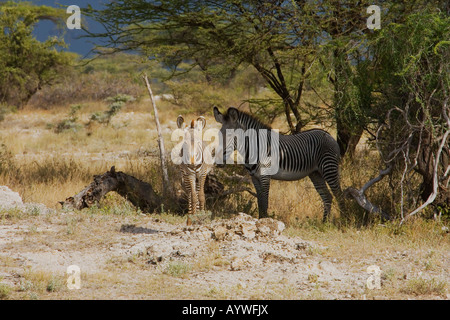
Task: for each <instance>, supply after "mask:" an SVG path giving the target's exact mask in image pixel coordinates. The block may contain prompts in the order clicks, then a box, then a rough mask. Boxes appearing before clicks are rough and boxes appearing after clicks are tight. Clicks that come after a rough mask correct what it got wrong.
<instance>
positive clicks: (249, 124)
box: [228, 108, 272, 130]
mask: <svg viewBox="0 0 450 320" xmlns="http://www.w3.org/2000/svg"><path fill="white" fill-rule="evenodd" d="M230 109H231V108H230ZM230 109H228V112H229V111H230ZM235 110H236V111H237V112H238V121H239V123H240V124H241V125H243V126H244V127H245V128H246V129H267V130H272V128H271V127H270V126H269V125H267V124H264V123H262V122H261V121H260V120H259V119H257V118H256V117H255V116H253V115H250V114H248V113H247V112H244V111H240V110H238V109H235Z"/></svg>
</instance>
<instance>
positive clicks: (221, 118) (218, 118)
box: [214, 107, 223, 123]
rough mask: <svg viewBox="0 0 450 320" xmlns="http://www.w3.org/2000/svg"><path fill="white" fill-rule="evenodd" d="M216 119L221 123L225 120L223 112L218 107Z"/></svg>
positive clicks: (215, 108)
mask: <svg viewBox="0 0 450 320" xmlns="http://www.w3.org/2000/svg"><path fill="white" fill-rule="evenodd" d="M214 119H216V121H217V122H219V123H222V122H223V114H221V113H220V111H219V109H218V108H217V107H214Z"/></svg>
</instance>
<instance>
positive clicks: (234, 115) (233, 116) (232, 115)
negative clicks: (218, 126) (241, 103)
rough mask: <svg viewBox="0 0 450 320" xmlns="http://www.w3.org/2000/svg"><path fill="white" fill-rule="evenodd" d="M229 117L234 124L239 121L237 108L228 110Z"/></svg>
mask: <svg viewBox="0 0 450 320" xmlns="http://www.w3.org/2000/svg"><path fill="white" fill-rule="evenodd" d="M228 116H229V117H230V119H231V120H232V121H233V122H236V121H237V120H238V111H237V109H236V108H229V109H228Z"/></svg>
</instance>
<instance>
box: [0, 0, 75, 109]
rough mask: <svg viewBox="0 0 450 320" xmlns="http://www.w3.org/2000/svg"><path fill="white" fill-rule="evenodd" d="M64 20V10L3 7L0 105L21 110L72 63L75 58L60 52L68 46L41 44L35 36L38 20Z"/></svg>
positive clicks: (21, 5) (6, 4) (17, 5)
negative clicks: (61, 48) (35, 94)
mask: <svg viewBox="0 0 450 320" xmlns="http://www.w3.org/2000/svg"><path fill="white" fill-rule="evenodd" d="M63 17H65V11H64V10H62V9H55V8H50V7H46V6H35V5H32V4H30V3H27V2H18V3H16V2H10V1H9V2H4V3H1V4H0V27H1V28H2V30H3V31H2V32H0V74H2V77H1V78H0V103H7V104H9V105H14V106H22V105H23V104H24V103H26V102H27V101H28V100H29V99H30V97H31V96H32V95H33V94H34V93H35V92H36V91H37V90H38V89H39V88H41V87H42V86H43V85H44V84H47V83H50V82H52V81H53V80H54V79H55V78H56V77H57V76H58V75H59V74H60V73H62V72H63V71H64V70H65V68H66V67H67V66H68V65H69V64H70V63H71V61H72V60H73V58H74V54H71V53H65V52H59V51H57V47H64V46H65V44H64V42H63V41H62V40H60V39H57V38H54V37H53V38H49V39H47V40H46V41H44V42H39V41H37V40H36V39H35V38H34V37H33V35H32V32H33V28H34V26H35V24H36V23H37V22H38V21H39V20H41V19H50V20H52V21H54V22H57V23H58V22H59V23H62V22H61V19H63Z"/></svg>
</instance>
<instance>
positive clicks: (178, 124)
mask: <svg viewBox="0 0 450 320" xmlns="http://www.w3.org/2000/svg"><path fill="white" fill-rule="evenodd" d="M183 123H184V118H183V116H182V115H181V114H180V115H179V116H178V118H177V126H178V128H180V129H181V126H182V125H183Z"/></svg>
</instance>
